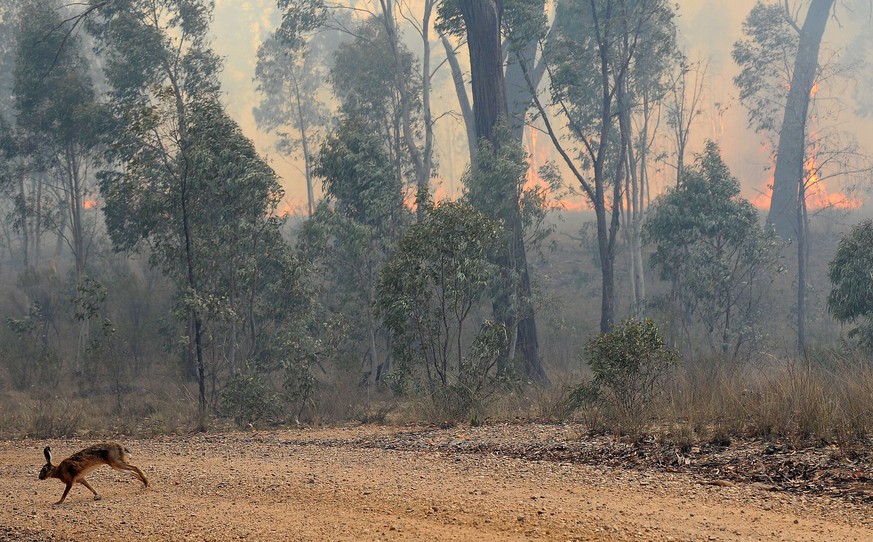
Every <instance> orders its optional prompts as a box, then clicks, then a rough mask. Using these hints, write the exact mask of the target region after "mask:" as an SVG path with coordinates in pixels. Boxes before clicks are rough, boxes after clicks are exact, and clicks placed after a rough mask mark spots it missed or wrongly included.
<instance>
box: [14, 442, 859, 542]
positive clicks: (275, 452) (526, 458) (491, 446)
mask: <svg viewBox="0 0 873 542" xmlns="http://www.w3.org/2000/svg"><path fill="white" fill-rule="evenodd" d="M93 442H94V441H93V440H52V441H47V442H46V441H37V440H17V441H11V440H7V441H0V540H11V541H24V540H28V541H30V540H33V541H85V540H88V541H91V540H155V541H177V540H180V541H181V540H198V541H199V540H208V541H227V540H416V541H417V540H440V541H442V540H476V541H503V540H529V539H533V540H537V539H539V540H596V541H602V540H620V541H624V540H628V541H644V540H653V541H666V540H675V541H680V540H695V541H696V540H756V541H757V540H808V541H826V540H835V541H836V540H839V541H852V540H855V541H869V540H873V514H871V512H873V505H871V504H870V500H869V499H868V498H867V496H868V492H867V482H866V480H867V479H866V477H864V476H860V475H858V474H857V472H856V471H857V468H859V466H863V467H864V468H866V467H867V465H866V463H865V464H860V463H853V461H854V460H853V459H845V458H839V461H840V464H841V465H847V466H846V470H847V472H849V471H851V472H855V474H852V476H851V478H853V479H855V480H860V481H858V482H854V483H855V485H853V486H851V487H849V486H847V485H846V484H843V485H844V486H845V487H844V490H843V491H840V492H837V493H834V492H833V491H828V487H830V486H828V485H827V483H826V482H828V481H830V480H832V479H834V480H836V478H835V477H834V476H831V478H828V477H827V476H819V478H818V479H823V480H824V482H822V485H821V487H820V489H821V490H820V491H814V490H810V489H809V487H810V485H809V484H807V485H805V486H804V485H795V486H792V485H791V483H790V482H791V480H790V479H787V480H786V481H785V483H784V484H780V483H779V481H778V479H775V478H773V476H771V475H769V474H766V472H767V471H766V469H764V468H761V467H760V465H759V463H762V461H757V462H756V461H751V460H750V461H746V462H743V461H738V460H736V459H733V460H725V461H723V462H722V463H718V460H717V457H716V455H712V456H709V455H707V454H705V453H704V451H701V450H696V451H695V450H691V451H689V452H688V453H687V454H686V455H683V454H681V453H676V452H675V451H672V452H671V453H673V454H674V455H675V456H676V458H677V459H676V461H675V465H673V466H670V465H666V464H664V461H662V459H661V458H660V457H661V456H659V455H658V453H662V454H663V456H664V457H667V456H668V455H669V454H667V453H663V452H658V453H655V452H656V450H657V448H655V447H653V448H652V450H651V452H645V451H643V452H639V451H637V452H636V456H637V457H639V458H643V457H645V458H648V459H647V462H646V461H642V460H640V461H633V460H630V459H631V458H632V454H631V453H630V452H626V451H623V450H624V448H622V447H621V446H619V445H617V444H615V443H613V444H611V445H607V444H604V442H601V443H600V444H597V443H590V442H589V441H588V440H587V439H585V438H580V436H579V435H578V433H575V432H574V429H573V428H571V427H566V426H548V425H497V426H489V427H480V428H472V427H455V428H451V429H432V428H420V427H419V428H398V427H373V426H365V427H357V428H339V429H337V428H333V429H305V430H278V431H260V432H252V433H231V434H201V435H194V436H188V437H163V438H154V439H125V440H124V443H125V444H126V445H127V447H128V448H130V450H131V451H132V452H133V453H132V457H131V462H132V463H133V464H135V465H138V466H140V467H141V468H142V469H143V471H145V473H146V475H147V476H148V477H149V478H150V481H151V484H152V487H151V488H149V489H146V490H143V489H142V488H141V485H140V483H139V481H137V480H136V479H135V478H133V477H130V476H128V475H127V474H125V473H117V472H115V471H112V470H110V469H109V468H107V467H102V468H100V469H98V470H97V471H95V472H94V473H92V474H91V475H90V476H89V480H90V481H91V482H92V485H94V487H95V488H96V489H97V491H98V492H100V493H101V494H102V496H103V500H100V501H93V500H92V499H91V494H90V492H88V491H87V490H86V489H85V488H84V487H82V486H79V485H77V486H76V487H74V488H73V490H72V491H71V492H70V495H69V496H68V497H67V500H66V502H65V503H64V504H62V505H60V506H54V505H53V504H52V503H54V502H55V501H57V500H58V498H59V497H60V495H61V492H62V491H63V484H61V483H60V482H59V481H57V480H48V481H44V482H41V481H39V480H37V477H36V475H37V472H38V471H39V468H40V467H41V465H42V448H43V447H44V446H45V445H46V444H50V445H51V446H52V449H53V450H54V452H55V456H56V457H58V458H62V457H66V456H67V455H69V454H71V453H73V452H75V451H77V450H79V449H80V448H82V447H84V446H86V445H88V444H91V443H93ZM610 446H612V448H610ZM732 448H733V447H732ZM750 449H751V450H752V452H748V453H746V452H743V451H742V450H734V451H732V452H723V453H722V456H724V455H728V456H730V453H733V454H734V456H735V457H746V456H748V457H750V458H752V459H754V458H756V457H757V456H758V455H760V456H761V457H772V456H777V455H779V454H785V458H783V460H782V461H781V463H778V464H777V463H775V462H774V463H773V464H774V465H777V466H778V465H783V467H784V465H785V464H790V465H791V466H792V467H793V468H794V469H795V470H797V469H796V465H797V464H800V463H804V461H806V462H807V463H809V461H807V460H806V459H803V457H805V456H803V454H798V453H796V452H789V451H783V450H772V449H769V448H767V447H765V446H764V445H762V447H761V449H760V450H759V449H758V448H755V447H751V448H750ZM582 450H589V451H590V453H588V454H587V455H585V453H583V451H582ZM592 450H600V452H599V453H600V456H597V455H596V453H595V452H594V451H592ZM695 454H697V455H695ZM792 454H793V455H792ZM598 457H599V459H598ZM609 457H614V458H615V459H616V460H615V461H610V460H607V459H608V458H609ZM622 457H624V459H622ZM719 457H720V456H719ZM789 457H793V459H792V460H791V461H788V458H789ZM825 459H826V458H825ZM825 459H823V458H822V457H819V458H818V459H817V460H816V461H818V462H819V463H818V464H820V465H824V466H827V465H825V464H826V463H827V462H826V461H825ZM624 463H629V464H630V466H631V467H633V468H627V467H628V465H627V464H624ZM763 463H764V464H766V461H763ZM623 464H624V466H622V465H623ZM705 465H710V467H709V470H707V469H706V468H703V467H704V466H705ZM713 465H716V466H715V467H713ZM719 465H720V466H719ZM744 465H747V466H744ZM695 466H699V467H700V468H698V469H695V468H692V467H695ZM731 466H732V468H728V467H731ZM678 467H682V468H678ZM823 468H824V467H823ZM712 469H715V470H712ZM750 469H751V470H752V471H755V469H758V470H757V471H755V472H758V471H760V472H761V473H764V474H762V475H764V476H770V477H771V478H772V479H774V482H775V483H774V484H773V485H769V486H767V485H764V484H762V483H760V482H754V481H752V480H754V479H755V476H757V475H755V476H751V475H749V474H748V473H744V471H749V470H750ZM852 469H855V470H854V471H853V470H852ZM782 470H784V468H783V469H782ZM832 470H833V469H832ZM738 471H739V473H738ZM777 471H779V470H778V469H776V471H774V472H777ZM801 471H802V469H801ZM791 472H794V471H791ZM822 472H825V471H822ZM826 472H831V471H830V470H828V471H826ZM867 474H870V473H869V472H867ZM731 480H734V481H731ZM713 483H717V484H720V485H712V484H713ZM840 483H842V482H836V481H835V482H834V483H833V484H832V485H833V486H834V487H836V486H839V485H840ZM859 484H860V485H859ZM815 487H819V486H815ZM804 488H806V489H804ZM768 489H771V490H772V489H778V491H769V490H768Z"/></svg>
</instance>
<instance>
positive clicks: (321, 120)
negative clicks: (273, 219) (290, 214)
mask: <svg viewBox="0 0 873 542" xmlns="http://www.w3.org/2000/svg"><path fill="white" fill-rule="evenodd" d="M324 60H325V59H324V57H323V55H320V54H319V52H318V51H317V50H313V48H312V47H306V48H304V47H302V46H300V47H287V46H286V45H284V44H283V42H282V40H281V38H280V37H279V36H278V35H276V34H274V35H273V36H271V37H270V38H269V39H268V40H267V41H265V42H264V43H262V44H261V46H260V47H259V48H258V63H257V66H256V67H255V78H256V79H257V81H258V90H259V91H260V93H261V96H262V97H261V102H260V104H259V105H258V106H257V107H255V109H254V113H255V120H256V121H257V123H258V125H259V126H260V127H262V128H266V129H269V130H274V131H275V132H276V134H277V136H278V143H277V149H278V150H279V151H281V152H283V153H285V154H288V155H292V154H294V153H295V152H297V151H298V149H299V152H300V155H301V156H302V158H303V168H304V170H303V171H304V175H305V180H306V197H307V205H306V210H307V214H308V215H309V217H312V213H313V211H314V210H315V194H314V191H313V176H312V165H313V160H314V152H313V144H314V143H315V142H316V141H317V139H318V136H319V131H320V129H321V128H322V127H323V125H324V124H325V121H326V118H325V117H326V116H327V108H326V106H325V105H324V103H323V102H321V101H320V100H319V98H318V93H319V89H320V87H321V85H322V83H323V80H324V77H325V76H326V69H325V64H324ZM291 130H294V131H296V133H293V134H292V133H291V132H290V131H291Z"/></svg>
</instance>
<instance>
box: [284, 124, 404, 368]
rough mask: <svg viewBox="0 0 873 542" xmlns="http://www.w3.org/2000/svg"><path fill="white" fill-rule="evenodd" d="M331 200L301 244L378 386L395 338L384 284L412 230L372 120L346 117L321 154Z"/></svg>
mask: <svg viewBox="0 0 873 542" xmlns="http://www.w3.org/2000/svg"><path fill="white" fill-rule="evenodd" d="M314 173H315V175H316V176H318V177H320V178H322V179H323V189H324V194H325V199H324V201H323V202H322V203H320V204H319V206H318V207H317V209H316V213H315V215H314V216H313V219H312V220H310V221H308V223H307V225H306V227H305V228H304V230H303V233H302V235H301V237H300V245H301V250H302V251H303V252H304V253H306V254H310V256H308V259H309V260H311V261H313V262H314V265H315V266H316V269H318V270H319V272H318V275H317V276H319V277H321V278H322V279H323V280H324V285H323V291H322V292H321V296H320V298H321V299H322V300H323V303H324V305H325V308H326V310H327V311H328V313H329V314H332V315H337V316H338V317H340V319H341V320H342V321H343V325H344V326H345V327H347V329H348V332H349V335H350V337H349V338H350V342H351V343H352V344H351V348H352V349H354V348H355V347H358V346H360V347H362V348H363V350H364V351H365V352H366V354H365V355H364V356H363V358H364V359H365V360H368V361H367V363H365V367H366V373H367V374H368V376H369V379H370V380H373V381H375V380H381V379H382V377H383V376H384V375H386V374H387V373H388V371H389V369H390V365H391V359H390V352H389V348H388V346H387V344H388V338H387V337H386V336H385V331H384V329H383V327H382V324H381V321H380V319H379V318H378V316H377V315H376V313H375V309H376V291H377V286H378V282H379V276H380V274H381V272H382V268H383V266H384V265H385V261H386V260H387V258H388V257H389V256H390V255H391V254H392V253H393V251H394V250H395V248H396V244H397V241H398V239H399V237H400V235H401V234H402V231H403V228H404V227H406V226H407V225H408V224H409V222H410V217H409V211H408V210H407V209H406V207H405V206H404V203H403V181H402V177H401V176H400V175H399V174H398V172H397V168H396V166H395V164H394V163H393V162H392V161H391V160H390V159H389V155H388V150H387V148H386V146H385V144H384V140H383V138H382V137H381V136H380V134H379V133H378V132H374V131H373V129H372V124H371V123H370V121H368V120H367V119H365V118H360V117H356V116H353V115H347V116H344V117H343V118H342V119H341V120H340V122H339V123H338V125H337V126H336V127H335V128H334V130H333V131H332V132H331V133H330V134H329V135H328V137H327V138H326V139H325V141H324V143H323V144H322V146H321V149H320V152H319V154H318V158H317V160H316V165H315V169H314Z"/></svg>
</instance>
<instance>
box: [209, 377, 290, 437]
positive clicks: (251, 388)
mask: <svg viewBox="0 0 873 542" xmlns="http://www.w3.org/2000/svg"><path fill="white" fill-rule="evenodd" d="M219 413H220V414H221V415H222V416H225V417H228V418H232V419H233V421H234V423H236V425H238V426H239V427H245V426H247V425H253V424H255V423H257V422H260V421H262V420H267V419H270V418H275V417H277V416H279V415H280V414H281V413H282V407H281V400H280V398H279V395H278V394H277V393H276V392H274V391H273V389H272V388H271V387H270V386H269V385H268V383H267V382H266V381H265V380H264V378H263V377H261V376H258V375H255V374H238V375H236V376H234V377H233V378H231V379H230V381H229V382H228V383H227V386H225V387H224V389H223V390H222V391H221V406H220V407H219Z"/></svg>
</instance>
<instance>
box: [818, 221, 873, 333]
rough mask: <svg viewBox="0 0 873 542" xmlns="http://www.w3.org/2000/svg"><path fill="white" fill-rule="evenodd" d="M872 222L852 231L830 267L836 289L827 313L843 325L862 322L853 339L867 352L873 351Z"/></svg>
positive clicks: (862, 224) (861, 224) (862, 223)
mask: <svg viewBox="0 0 873 542" xmlns="http://www.w3.org/2000/svg"><path fill="white" fill-rule="evenodd" d="M871 269H873V221H870V220H865V221H863V222H861V223H860V224H856V225H855V226H853V227H852V231H850V232H849V234H848V235H846V236H845V237H844V238H843V239H842V240H841V241H840V244H839V245H838V246H837V252H836V254H835V255H834V259H833V260H831V262H830V264H829V265H828V277H829V278H830V280H831V284H832V285H833V287H832V289H831V292H830V293H829V294H828V311H829V312H830V313H831V314H832V315H833V317H834V318H836V319H837V320H839V321H840V322H851V323H855V322H859V321H860V325H859V326H858V327H857V328H855V329H853V330H852V331H851V333H850V335H851V336H856V337H858V339H859V342H860V344H861V345H862V346H864V347H865V348H873V276H871V272H870V270H871Z"/></svg>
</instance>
